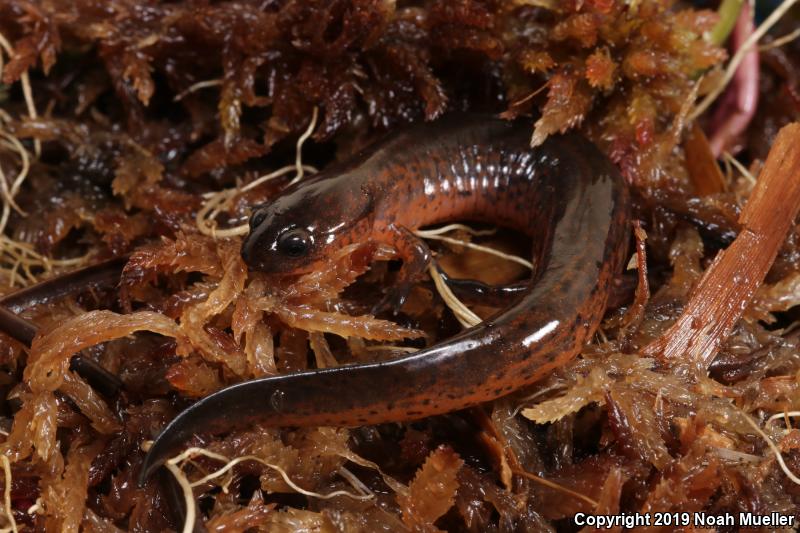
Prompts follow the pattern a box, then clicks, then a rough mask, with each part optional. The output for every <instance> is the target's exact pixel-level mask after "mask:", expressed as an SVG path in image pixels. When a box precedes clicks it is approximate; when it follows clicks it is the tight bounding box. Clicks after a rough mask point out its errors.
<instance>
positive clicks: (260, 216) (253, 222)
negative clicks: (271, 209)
mask: <svg viewBox="0 0 800 533" xmlns="http://www.w3.org/2000/svg"><path fill="white" fill-rule="evenodd" d="M266 218H267V213H265V212H264V211H256V212H255V213H253V215H252V216H251V217H250V227H251V228H253V229H255V228H257V227H258V226H260V225H261V223H262V222H264V219H266Z"/></svg>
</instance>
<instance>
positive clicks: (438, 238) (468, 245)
mask: <svg viewBox="0 0 800 533" xmlns="http://www.w3.org/2000/svg"><path fill="white" fill-rule="evenodd" d="M414 234H415V235H416V236H417V237H421V238H423V239H432V240H435V241H443V242H446V243H450V244H455V245H458V246H464V247H466V248H471V249H473V250H478V251H481V252H484V253H487V254H491V255H494V256H497V257H501V258H503V259H507V260H509V261H513V262H515V263H519V264H520V265H522V266H524V267H526V268H529V269H531V270H533V263H531V262H530V261H528V260H527V259H523V258H522V257H520V256H518V255H511V254H507V253H505V252H501V251H500V250H495V249H494V248H489V247H488V246H482V245H480V244H475V243H473V242H467V241H462V240H460V239H453V238H452V237H445V236H443V235H437V234H435V233H429V232H426V231H419V230H417V231H415V232H414Z"/></svg>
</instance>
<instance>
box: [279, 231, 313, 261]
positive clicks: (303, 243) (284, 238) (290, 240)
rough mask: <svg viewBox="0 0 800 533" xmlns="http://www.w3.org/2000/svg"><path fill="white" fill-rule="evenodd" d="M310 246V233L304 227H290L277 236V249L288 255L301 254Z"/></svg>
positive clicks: (297, 255) (298, 255) (295, 255)
mask: <svg viewBox="0 0 800 533" xmlns="http://www.w3.org/2000/svg"><path fill="white" fill-rule="evenodd" d="M310 248H311V235H310V234H309V233H308V231H306V230H304V229H300V228H296V229H291V230H289V231H285V232H283V233H282V234H281V236H280V237H278V251H279V252H281V253H282V254H284V255H288V256H289V257H300V256H303V255H305V254H306V253H307V252H308V250H309V249H310Z"/></svg>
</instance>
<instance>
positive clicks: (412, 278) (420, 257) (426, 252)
mask: <svg viewBox="0 0 800 533" xmlns="http://www.w3.org/2000/svg"><path fill="white" fill-rule="evenodd" d="M383 241H384V242H385V243H386V244H389V245H391V246H392V247H394V249H395V250H396V251H397V254H398V255H399V256H400V259H402V261H403V265H402V266H401V267H400V272H398V274H397V279H396V281H395V284H394V286H393V287H390V288H389V289H387V290H386V292H385V295H384V297H383V298H382V299H381V301H380V302H378V303H377V304H376V305H375V306H374V307H373V308H372V313H373V314H374V315H378V314H380V313H384V312H391V313H393V314H397V313H398V312H399V311H400V308H401V307H403V303H405V301H406V298H408V293H409V292H410V291H411V287H413V286H414V284H415V283H417V282H419V281H420V280H421V279H422V278H423V276H424V275H425V271H426V270H427V268H428V264H429V263H430V262H431V251H430V249H429V248H428V245H427V244H425V242H424V241H423V240H422V239H420V238H419V237H417V236H416V235H414V234H413V233H412V232H411V231H410V230H408V229H407V228H404V227H400V226H394V225H392V226H389V228H388V231H387V233H386V234H385V237H384V239H383Z"/></svg>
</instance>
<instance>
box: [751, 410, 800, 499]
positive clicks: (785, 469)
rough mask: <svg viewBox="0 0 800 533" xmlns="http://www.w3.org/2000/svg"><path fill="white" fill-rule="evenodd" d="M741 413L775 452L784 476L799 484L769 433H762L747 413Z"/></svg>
mask: <svg viewBox="0 0 800 533" xmlns="http://www.w3.org/2000/svg"><path fill="white" fill-rule="evenodd" d="M740 413H741V411H740ZM741 415H742V416H743V417H744V419H745V420H747V423H748V424H750V426H752V428H753V430H754V431H755V432H756V433H757V434H758V435H759V436H760V437H761V438H762V439H764V442H766V443H767V445H768V446H769V448H770V450H772V453H774V454H775V459H776V460H777V461H778V465H779V466H780V468H781V470H783V473H784V474H786V477H788V478H789V480H790V481H791V482H792V483H795V484H796V485H800V477H798V476H797V475H796V474H795V473H794V472H792V471H791V470H789V467H788V466H786V462H785V461H784V460H783V455H782V454H781V451H780V450H779V449H778V447H777V446H776V445H775V443H774V442H772V439H771V438H769V435H767V434H766V433H764V430H762V429H761V428H760V427H758V424H756V423H755V421H754V420H753V419H752V418H751V417H750V416H749V415H748V414H746V413H741Z"/></svg>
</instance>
